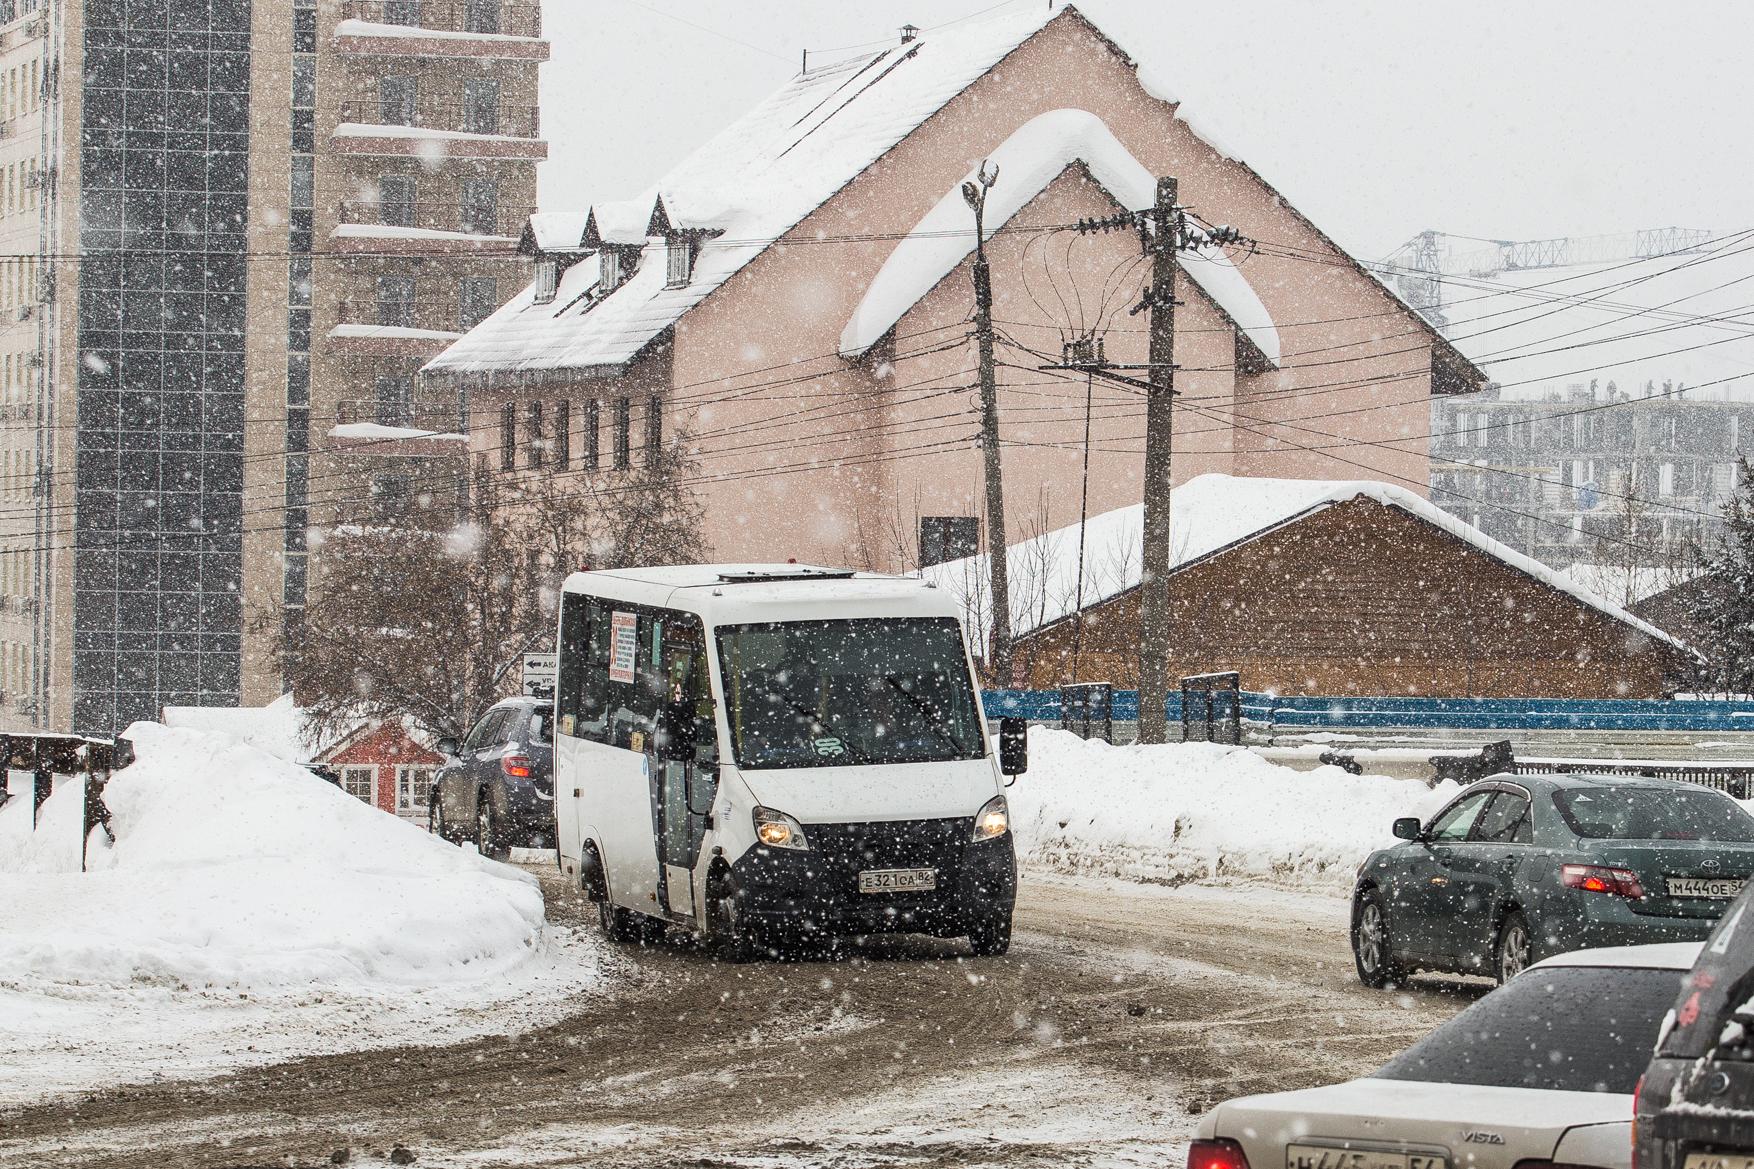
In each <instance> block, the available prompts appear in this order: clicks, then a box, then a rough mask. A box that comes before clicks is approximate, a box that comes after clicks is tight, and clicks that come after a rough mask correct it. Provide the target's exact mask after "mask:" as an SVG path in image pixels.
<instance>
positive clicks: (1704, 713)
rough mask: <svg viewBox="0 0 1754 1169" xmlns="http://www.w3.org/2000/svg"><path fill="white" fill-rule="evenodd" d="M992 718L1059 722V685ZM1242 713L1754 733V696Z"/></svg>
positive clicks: (1298, 721)
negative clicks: (1732, 699) (1746, 699)
mask: <svg viewBox="0 0 1754 1169" xmlns="http://www.w3.org/2000/svg"><path fill="white" fill-rule="evenodd" d="M981 697H982V704H983V706H984V707H985V708H986V712H987V717H988V718H997V717H999V716H1001V715H1017V716H1021V717H1023V718H1027V719H1029V720H1031V721H1032V722H1058V721H1059V720H1060V692H1059V691H1057V690H988V691H985V692H984V693H983V694H982V696H981ZM1164 705H1165V708H1166V709H1167V711H1168V714H1169V720H1170V722H1171V723H1179V722H1180V721H1181V694H1180V692H1175V693H1171V694H1170V695H1169V696H1168V698H1167V699H1166V701H1165V704H1164ZM1242 716H1243V718H1245V719H1249V720H1252V721H1254V722H1260V723H1268V724H1271V725H1272V726H1273V727H1275V728H1280V729H1286V730H1291V729H1308V730H1319V729H1321V728H1324V727H1349V728H1371V727H1418V728H1441V729H1446V730H1524V731H1536V730H1560V731H1563V730H1578V731H1754V702H1713V701H1694V700H1680V699H1676V700H1672V701H1663V700H1651V699H1553V698H1353V697H1347V698H1327V697H1285V696H1278V695H1272V694H1257V693H1254V692H1251V691H1246V690H1245V691H1243V695H1242ZM1114 717H1115V719H1116V721H1119V722H1130V721H1135V720H1137V719H1138V717H1139V695H1138V692H1137V691H1134V690H1117V691H1115V694H1114Z"/></svg>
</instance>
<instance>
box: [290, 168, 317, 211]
mask: <svg viewBox="0 0 1754 1169" xmlns="http://www.w3.org/2000/svg"><path fill="white" fill-rule="evenodd" d="M316 187H317V177H316V160H315V159H314V158H312V157H311V156H310V155H308V154H295V155H293V156H292V159H291V163H290V181H289V186H288V190H289V192H290V198H291V206H292V209H293V210H295V211H308V210H310V209H311V206H312V203H313V200H314V196H315V194H316Z"/></svg>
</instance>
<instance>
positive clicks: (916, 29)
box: [901, 24, 920, 45]
mask: <svg viewBox="0 0 1754 1169" xmlns="http://www.w3.org/2000/svg"><path fill="white" fill-rule="evenodd" d="M919 35H920V26H919V25H917V24H904V25H902V26H901V43H902V44H904V45H905V44H907V43H908V42H909V41H911V40H917V39H918V38H919Z"/></svg>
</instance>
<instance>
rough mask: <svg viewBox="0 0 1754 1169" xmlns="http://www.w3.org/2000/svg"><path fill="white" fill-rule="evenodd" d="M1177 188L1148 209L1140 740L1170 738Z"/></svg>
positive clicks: (1171, 184) (1164, 184)
mask: <svg viewBox="0 0 1754 1169" xmlns="http://www.w3.org/2000/svg"><path fill="white" fill-rule="evenodd" d="M1175 193H1176V182H1175V180H1174V179H1172V178H1168V177H1163V178H1159V179H1158V180H1157V200H1156V203H1155V204H1154V205H1153V206H1152V208H1151V220H1152V228H1153V230H1152V233H1151V288H1150V291H1149V292H1148V293H1147V294H1146V300H1147V303H1148V304H1149V305H1150V308H1151V332H1150V339H1151V346H1150V353H1151V356H1150V358H1149V360H1150V364H1151V368H1150V370H1149V371H1148V373H1147V375H1146V376H1147V378H1148V380H1149V381H1150V383H1151V388H1150V389H1148V390H1146V391H1145V491H1144V501H1145V534H1144V542H1143V545H1142V547H1141V548H1140V567H1141V569H1142V571H1141V574H1140V603H1139V736H1138V741H1139V742H1141V743H1163V742H1167V741H1168V739H1169V720H1168V718H1167V717H1166V716H1165V713H1164V709H1163V707H1164V701H1165V699H1166V697H1167V695H1168V694H1169V549H1170V542H1169V515H1170V502H1169V500H1170V440H1171V438H1173V437H1174V434H1175V411H1174V404H1175V366H1174V365H1173V364H1172V363H1173V362H1174V361H1175V270H1176V248H1177V246H1178V245H1179V243H1180V239H1181V212H1180V210H1179V209H1177V207H1176V205H1175Z"/></svg>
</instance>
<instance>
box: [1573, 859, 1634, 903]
mask: <svg viewBox="0 0 1754 1169" xmlns="http://www.w3.org/2000/svg"><path fill="white" fill-rule="evenodd" d="M1559 880H1560V881H1561V882H1563V883H1564V885H1565V887H1566V888H1567V889H1582V890H1583V891H1584V892H1585V893H1606V894H1608V895H1610V896H1612V897H1624V898H1626V899H1627V900H1629V901H1638V900H1641V899H1642V898H1643V897H1644V885H1643V884H1642V883H1640V881H1639V879H1638V874H1637V873H1635V872H1633V871H1632V870H1631V869H1616V868H1611V867H1609V866H1607V865H1561V866H1560V868H1559Z"/></svg>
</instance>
